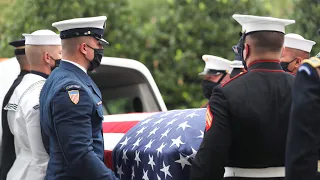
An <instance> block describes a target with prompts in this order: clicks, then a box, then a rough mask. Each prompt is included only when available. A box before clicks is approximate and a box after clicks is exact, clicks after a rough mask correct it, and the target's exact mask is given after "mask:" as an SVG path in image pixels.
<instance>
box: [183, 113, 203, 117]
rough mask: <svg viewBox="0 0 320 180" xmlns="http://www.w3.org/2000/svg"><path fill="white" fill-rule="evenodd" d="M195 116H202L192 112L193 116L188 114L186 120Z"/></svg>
mask: <svg viewBox="0 0 320 180" xmlns="http://www.w3.org/2000/svg"><path fill="white" fill-rule="evenodd" d="M194 116H200V115H198V114H196V113H195V112H192V113H191V114H188V115H187V116H186V117H185V118H193V117H194Z"/></svg>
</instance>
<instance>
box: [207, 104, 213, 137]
mask: <svg viewBox="0 0 320 180" xmlns="http://www.w3.org/2000/svg"><path fill="white" fill-rule="evenodd" d="M212 120H213V115H212V113H211V111H210V106H209V105H208V107H207V111H206V131H208V130H209V129H210V127H211V125H212Z"/></svg>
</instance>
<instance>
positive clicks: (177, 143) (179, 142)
mask: <svg viewBox="0 0 320 180" xmlns="http://www.w3.org/2000/svg"><path fill="white" fill-rule="evenodd" d="M171 141H172V144H171V146H173V145H176V146H177V147H178V148H179V147H180V145H181V144H184V143H183V142H182V141H181V136H179V137H178V138H177V139H171ZM171 146H170V147H171Z"/></svg>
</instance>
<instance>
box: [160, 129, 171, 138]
mask: <svg viewBox="0 0 320 180" xmlns="http://www.w3.org/2000/svg"><path fill="white" fill-rule="evenodd" d="M171 129H172V128H170V129H169V128H168V129H167V130H166V132H164V133H162V134H161V137H160V140H161V139H162V138H163V137H167V136H168V133H169V132H170V130H171Z"/></svg>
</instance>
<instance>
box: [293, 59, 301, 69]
mask: <svg viewBox="0 0 320 180" xmlns="http://www.w3.org/2000/svg"><path fill="white" fill-rule="evenodd" d="M301 63H302V58H301V57H296V64H295V65H294V66H295V67H296V68H298V67H299V66H300V65H301Z"/></svg>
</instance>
